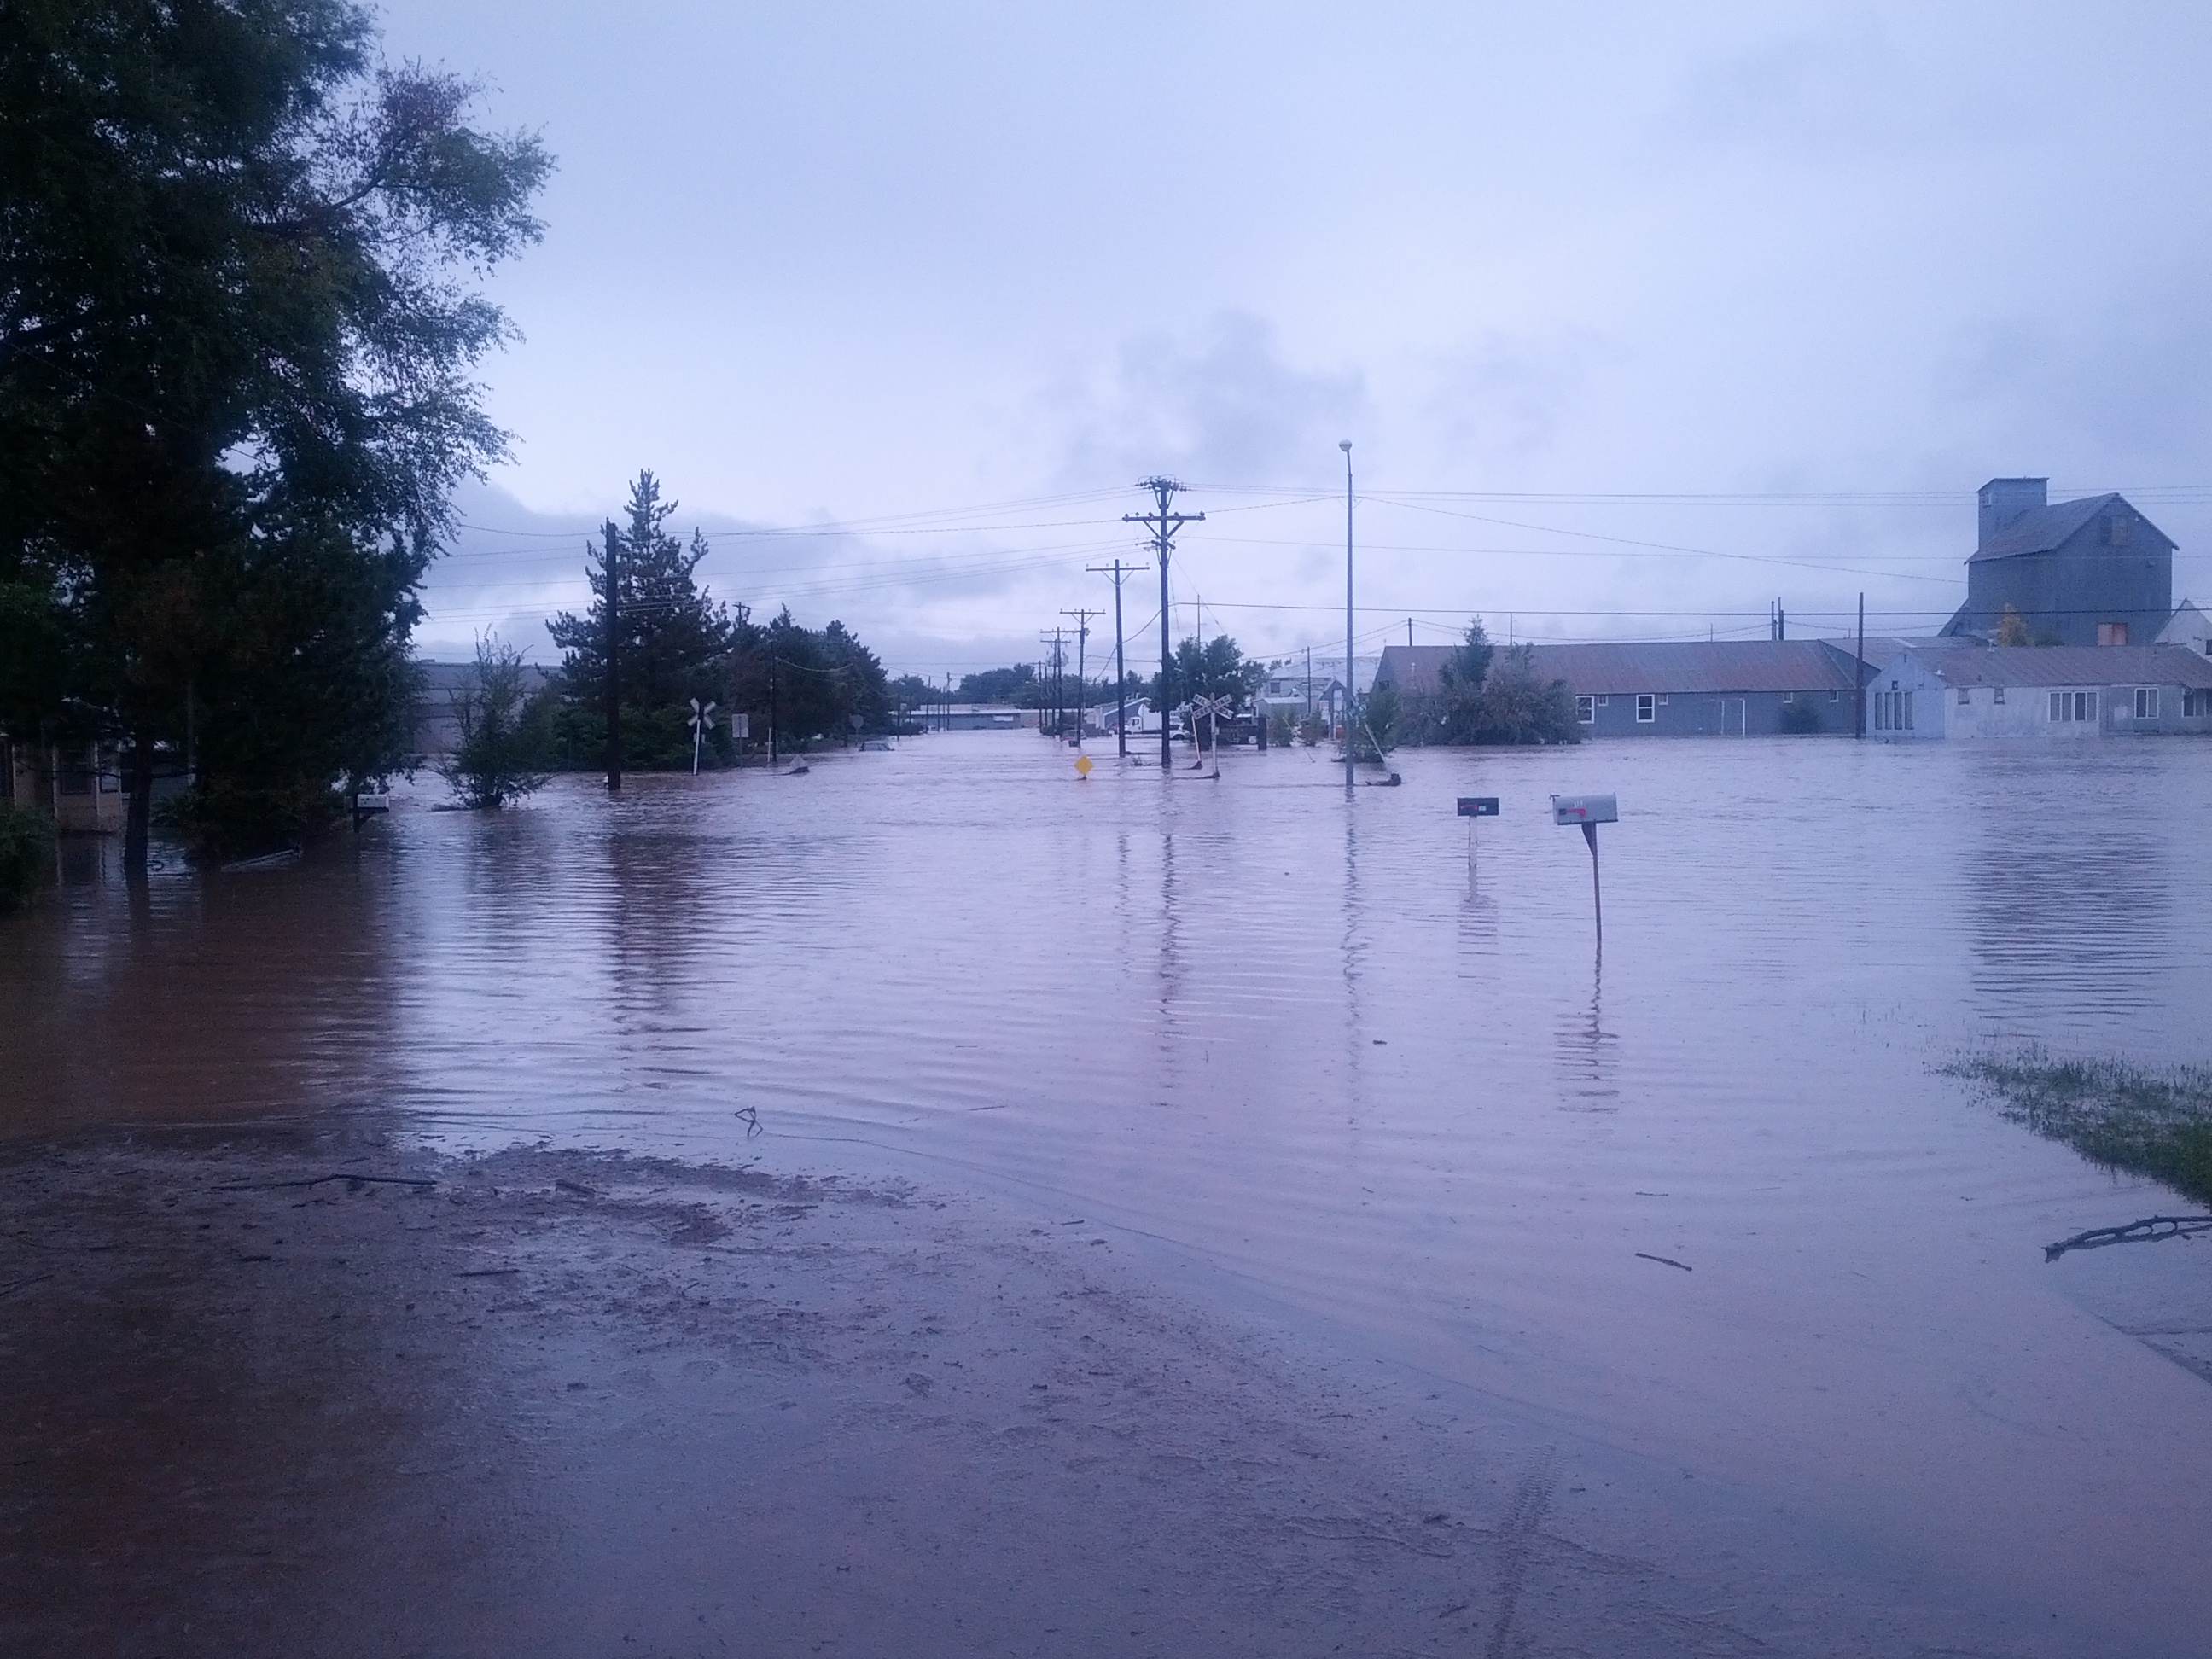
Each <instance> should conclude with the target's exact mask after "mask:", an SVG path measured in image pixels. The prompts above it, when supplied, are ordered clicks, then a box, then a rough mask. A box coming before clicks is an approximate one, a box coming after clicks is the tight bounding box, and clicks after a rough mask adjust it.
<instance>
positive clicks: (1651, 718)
mask: <svg viewBox="0 0 2212 1659" xmlns="http://www.w3.org/2000/svg"><path fill="white" fill-rule="evenodd" d="M1458 649H1459V647H1456V646H1450V645H1394V646H1390V647H1388V648H1386V649H1385V650H1384V651H1383V664H1382V666H1381V667H1380V668H1379V669H1378V670H1377V671H1376V676H1375V683H1376V685H1378V686H1389V687H1391V688H1393V689H1395V690H1396V691H1397V692H1398V694H1399V695H1400V696H1412V697H1419V696H1422V695H1423V694H1425V693H1429V692H1433V691H1435V690H1437V687H1438V685H1439V684H1441V678H1440V677H1441V675H1442V672H1443V666H1444V665H1445V664H1446V663H1448V662H1449V661H1450V660H1451V659H1452V658H1453V656H1454V655H1455V654H1456V653H1457V652H1458ZM1529 653H1530V660H1531V663H1532V665H1533V666H1534V669H1535V671H1536V675H1537V678H1540V679H1544V680H1564V681H1565V682H1566V685H1567V690H1569V691H1570V692H1571V694H1572V695H1573V696H1574V700H1575V720H1576V723H1577V725H1578V726H1581V728H1582V732H1583V736H1584V737H1585V738H1646V737H1661V738H1695V737H1703V738H1743V737H1760V736H1765V735H1771V734H1775V733H1780V732H1792V733H1804V734H1812V733H1817V732H1826V733H1827V734H1828V735H1830V736H1832V737H1849V736H1850V734H1851V731H1852V728H1853V722H1854V720H1855V718H1856V716H1857V703H1856V702H1854V700H1853V695H1854V693H1855V692H1856V691H1857V688H1858V686H1859V684H1861V681H1862V678H1863V671H1861V669H1860V667H1859V665H1858V662H1857V659H1856V658H1855V657H1854V656H1853V655H1852V653H1851V652H1850V649H1849V648H1847V647H1838V646H1837V645H1834V644H1832V643H1831V642H1829V641H1826V640H1717V641H1707V640H1694V641H1692V640H1662V641H1626V640H1624V641H1599V642H1596V643H1593V644H1587V645H1538V646H1532V647H1529ZM1493 661H1494V659H1493Z"/></svg>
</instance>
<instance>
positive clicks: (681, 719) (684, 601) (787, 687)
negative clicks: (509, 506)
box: [546, 471, 894, 771]
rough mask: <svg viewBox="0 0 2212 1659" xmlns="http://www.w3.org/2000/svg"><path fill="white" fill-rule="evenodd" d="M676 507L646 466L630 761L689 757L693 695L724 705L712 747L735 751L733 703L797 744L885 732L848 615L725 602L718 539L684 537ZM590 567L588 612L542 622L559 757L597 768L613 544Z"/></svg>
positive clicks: (623, 644)
mask: <svg viewBox="0 0 2212 1659" xmlns="http://www.w3.org/2000/svg"><path fill="white" fill-rule="evenodd" d="M675 511H676V503H675V502H673V501H663V500H662V499H661V495H660V481H659V479H658V478H656V477H654V476H653V473H652V472H651V471H642V472H640V473H639V474H638V476H637V481H636V482H635V483H634V484H633V485H632V486H631V487H630V498H629V508H628V517H629V528H628V529H627V530H620V529H618V530H617V532H616V547H615V550H614V551H615V568H616V573H617V587H616V594H617V612H616V615H617V625H618V629H619V632H620V635H621V638H620V641H619V643H618V647H617V649H618V651H619V653H620V654H619V657H618V659H617V670H618V671H617V685H618V687H619V689H620V690H621V694H622V709H623V715H622V719H623V759H624V761H625V763H627V764H629V765H630V766H633V767H635V768H636V769H639V770H641V771H653V770H672V769H679V768H684V769H688V768H689V767H690V764H691V732H690V724H689V721H690V712H691V703H692V701H693V700H694V699H696V700H697V701H699V702H702V703H704V702H713V703H714V704H715V705H716V715H717V719H718V722H719V723H718V724H717V725H716V726H714V730H713V732H712V733H711V735H710V737H709V738H708V752H709V754H710V755H711V756H712V757H713V758H714V759H716V760H718V761H726V760H727V759H729V758H730V757H731V754H732V746H731V745H732V739H731V738H730V735H729V726H728V724H727V716H729V715H731V714H746V715H748V716H749V717H750V722H751V726H752V728H753V729H754V730H755V731H757V732H760V733H761V734H762V736H763V738H765V737H766V735H767V733H768V732H769V729H770V727H771V726H773V728H774V730H775V732H776V734H777V736H778V738H779V740H780V741H781V742H782V743H784V744H787V745H789V746H793V747H796V746H799V745H800V744H805V743H806V742H809V741H811V739H813V738H823V737H833V736H834V737H841V738H842V737H848V736H850V735H851V734H852V733H854V732H856V731H858V732H888V731H890V727H891V722H892V715H893V708H892V705H893V702H894V698H893V696H892V692H891V688H890V681H889V680H888V679H887V678H886V677H885V676H884V665H883V664H882V663H881V662H879V661H878V660H877V658H876V654H875V653H873V652H872V651H871V650H869V649H868V648H867V647H866V646H865V645H863V644H861V643H860V640H859V639H858V638H856V637H855V636H854V634H853V633H852V631H851V630H850V629H848V628H847V627H846V626H845V624H844V623H842V622H832V623H829V625H828V626H827V627H825V628H823V629H810V628H805V627H803V626H801V625H800V624H799V623H798V622H797V621H795V620H794V619H793V617H792V614H791V612H790V611H789V609H788V608H785V609H783V610H781V611H778V612H777V614H776V615H775V617H773V618H771V619H770V620H769V622H768V623H765V624H763V623H756V622H755V621H754V620H753V619H752V614H751V612H750V611H748V610H747V609H746V608H745V607H744V605H735V606H731V605H725V604H722V603H720V602H718V601H717V600H716V599H714V596H713V595H712V594H711V593H709V592H708V591H707V590H706V589H705V588H704V587H702V586H700V585H699V580H698V569H699V566H700V563H701V562H702V561H703V560H704V559H705V558H706V557H707V556H708V553H709V552H710V551H711V547H710V544H708V540H707V538H706V537H705V536H704V535H703V534H702V533H701V532H699V531H697V530H696V529H695V530H694V531H693V532H691V540H690V544H689V545H688V546H687V545H686V544H683V543H680V542H678V540H677V539H676V538H675V537H673V536H671V535H670V534H669V533H668V532H667V531H666V530H665V528H664V527H663V526H665V523H666V521H667V520H668V519H669V517H670V516H671V514H672V513H674V512H675ZM586 574H587V575H588V577H589V578H590V580H591V584H592V607H591V609H590V611H587V612H586V614H585V615H583V616H581V617H578V616H576V615H574V614H573V613H571V612H568V611H562V613H561V614H560V615H558V616H556V617H552V618H550V620H549V621H548V622H547V623H546V627H547V629H549V630H550V632H551V634H552V635H553V639H554V642H555V643H556V644H557V645H559V646H560V647H562V650H563V651H564V652H565V653H566V654H565V655H564V657H563V658H562V667H561V676H560V689H561V694H562V700H563V706H562V710H561V712H560V715H559V717H558V720H557V721H556V753H557V754H558V755H559V756H560V757H561V760H562V764H564V765H568V766H574V767H586V768H592V767H597V766H599V765H600V764H601V763H603V761H604V758H605V750H606V713H605V710H606V639H607V566H606V553H605V550H604V549H602V548H597V547H593V548H588V549H586ZM856 718H857V720H859V725H858V726H855V725H854V720H855V719H856Z"/></svg>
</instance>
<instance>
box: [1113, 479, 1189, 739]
mask: <svg viewBox="0 0 2212 1659" xmlns="http://www.w3.org/2000/svg"><path fill="white" fill-rule="evenodd" d="M1137 487H1138V488H1139V489H1149V490H1151V491H1152V499H1153V501H1155V502H1156V503H1157V505H1156V506H1155V507H1154V508H1153V510H1152V512H1150V513H1123V514H1122V515H1121V522H1122V523H1123V524H1140V525H1143V526H1145V527H1146V528H1147V529H1148V530H1150V531H1151V532H1152V556H1154V557H1155V558H1157V559H1158V560H1159V562H1160V702H1162V703H1165V702H1167V700H1168V676H1169V673H1170V669H1171V659H1172V657H1173V653H1174V650H1175V647H1174V645H1173V643H1172V641H1171V640H1170V635H1172V633H1173V632H1174V625H1173V623H1172V621H1171V619H1170V617H1169V616H1168V560H1169V558H1170V556H1171V555H1173V553H1174V552H1175V537H1176V531H1178V530H1180V529H1182V527H1183V526H1185V525H1187V524H1203V523H1205V522H1206V514H1205V513H1170V512H1169V511H1168V504H1169V503H1170V501H1173V500H1174V499H1175V494H1176V491H1177V490H1178V489H1182V488H1183V485H1182V483H1181V482H1180V481H1179V480H1177V479H1174V478H1170V477H1151V478H1147V479H1146V480H1145V481H1144V483H1141V484H1139V485H1138V486H1137ZM1159 714H1160V775H1161V776H1162V777H1172V776H1174V775H1175V756H1174V755H1173V754H1172V753H1171V752H1170V750H1169V748H1168V711H1167V710H1166V709H1165V708H1162V709H1161V710H1160V711H1159Z"/></svg>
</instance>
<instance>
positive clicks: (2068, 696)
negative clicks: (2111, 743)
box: [2051, 691, 2097, 726]
mask: <svg viewBox="0 0 2212 1659" xmlns="http://www.w3.org/2000/svg"><path fill="white" fill-rule="evenodd" d="M2096 718H2097V694H2096V693H2095V692H2094V691H2053V692H2052V693H2051V719H2052V720H2057V721H2059V722H2061V723H2062V724H2065V725H2069V726H2070V725H2074V724H2076V723H2078V722H2081V721H2087V720H2095V719H2096Z"/></svg>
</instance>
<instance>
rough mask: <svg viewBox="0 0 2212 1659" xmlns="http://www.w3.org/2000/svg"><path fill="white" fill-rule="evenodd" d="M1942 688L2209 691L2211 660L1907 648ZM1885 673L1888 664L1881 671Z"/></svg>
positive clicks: (2108, 651)
mask: <svg viewBox="0 0 2212 1659" xmlns="http://www.w3.org/2000/svg"><path fill="white" fill-rule="evenodd" d="M1906 649H1907V652H1908V653H1909V654H1911V655H1912V656H1914V657H1917V658H1918V659H1920V661H1921V662H1923V663H1924V664H1925V665H1927V666H1928V668H1929V670H1930V671H1932V672H1934V673H1935V674H1936V676H1937V677H1938V678H1941V679H1942V682H1943V683H1944V684H1946V685H1954V686H1958V685H2081V686H2089V685H2186V686H2190V687H2192V688H2198V689H2201V688H2203V687H2207V686H2212V657H2200V656H2198V655H2197V653H2195V652H2194V651H2191V650H2189V649H2187V648H2186V647H2183V646H2179V645H1969V644H1967V643H1966V642H1965V641H1958V642H1955V643H1954V641H1949V640H1945V641H1942V642H1941V643H1940V644H1935V645H1915V646H1910V647H1906ZM1887 671H1888V664H1887V663H1885V664H1883V665H1882V672H1885V673H1886V672H1887Z"/></svg>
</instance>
